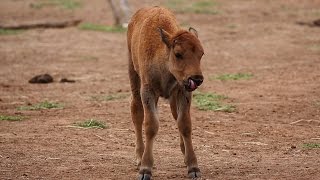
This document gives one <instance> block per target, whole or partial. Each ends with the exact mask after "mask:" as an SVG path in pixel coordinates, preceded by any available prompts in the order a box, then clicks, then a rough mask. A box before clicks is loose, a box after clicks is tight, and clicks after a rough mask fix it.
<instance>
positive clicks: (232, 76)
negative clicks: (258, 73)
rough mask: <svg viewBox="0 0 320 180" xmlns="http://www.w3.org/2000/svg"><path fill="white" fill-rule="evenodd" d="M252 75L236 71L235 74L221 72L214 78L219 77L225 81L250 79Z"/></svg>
mask: <svg viewBox="0 0 320 180" xmlns="http://www.w3.org/2000/svg"><path fill="white" fill-rule="evenodd" d="M252 77H253V74H248V73H236V74H222V75H219V76H216V77H214V78H215V79H219V80H221V81H227V80H242V79H251V78H252ZM211 79H212V78H211Z"/></svg>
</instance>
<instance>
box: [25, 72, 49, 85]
mask: <svg viewBox="0 0 320 180" xmlns="http://www.w3.org/2000/svg"><path fill="white" fill-rule="evenodd" d="M52 82H53V78H52V76H50V75H49V74H40V75H37V76H34V77H33V78H31V79H30V80H29V83H40V84H44V83H52Z"/></svg>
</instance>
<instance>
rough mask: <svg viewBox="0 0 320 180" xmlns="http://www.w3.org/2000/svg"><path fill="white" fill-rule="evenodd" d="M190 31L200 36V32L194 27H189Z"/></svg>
mask: <svg viewBox="0 0 320 180" xmlns="http://www.w3.org/2000/svg"><path fill="white" fill-rule="evenodd" d="M189 32H191V33H192V34H193V35H195V36H196V37H198V32H197V30H196V29H194V28H193V27H189Z"/></svg>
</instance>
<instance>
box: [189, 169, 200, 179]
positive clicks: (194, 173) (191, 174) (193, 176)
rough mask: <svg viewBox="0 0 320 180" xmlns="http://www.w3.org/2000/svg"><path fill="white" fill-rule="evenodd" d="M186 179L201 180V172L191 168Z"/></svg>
mask: <svg viewBox="0 0 320 180" xmlns="http://www.w3.org/2000/svg"><path fill="white" fill-rule="evenodd" d="M188 177H189V178H190V179H198V180H199V179H201V172H200V169H199V168H192V169H190V170H189V171H188Z"/></svg>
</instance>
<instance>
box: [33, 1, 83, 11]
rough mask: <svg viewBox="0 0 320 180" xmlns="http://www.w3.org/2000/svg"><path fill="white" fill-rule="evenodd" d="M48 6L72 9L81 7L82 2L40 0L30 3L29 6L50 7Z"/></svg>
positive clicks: (37, 7)
mask: <svg viewBox="0 0 320 180" xmlns="http://www.w3.org/2000/svg"><path fill="white" fill-rule="evenodd" d="M50 6H52V7H54V6H58V7H62V8H64V9H69V10H73V9H76V8H79V7H81V6H82V4H81V2H80V1H76V0H41V1H39V2H36V3H32V4H30V7H31V8H34V9H41V8H44V7H50Z"/></svg>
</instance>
